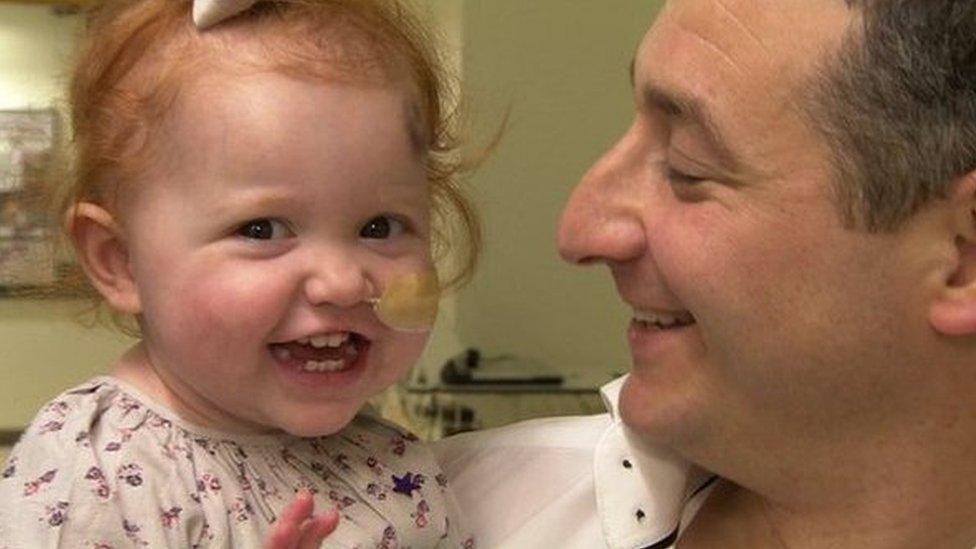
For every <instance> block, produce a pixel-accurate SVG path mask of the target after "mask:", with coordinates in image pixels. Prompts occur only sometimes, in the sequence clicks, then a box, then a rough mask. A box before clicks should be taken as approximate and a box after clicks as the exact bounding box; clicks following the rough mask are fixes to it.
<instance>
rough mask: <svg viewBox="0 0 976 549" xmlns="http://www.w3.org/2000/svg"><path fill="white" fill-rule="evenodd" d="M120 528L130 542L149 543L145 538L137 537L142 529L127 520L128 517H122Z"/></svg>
mask: <svg viewBox="0 0 976 549" xmlns="http://www.w3.org/2000/svg"><path fill="white" fill-rule="evenodd" d="M122 529H123V530H125V537H127V538H129V540H130V541H132V543H135V544H138V545H143V546H145V545H149V543H148V542H147V541H146V540H144V539H142V538H140V537H139V532H140V531H141V530H142V528H140V527H139V525H138V524H136V523H134V522H129V520H128V519H123V520H122Z"/></svg>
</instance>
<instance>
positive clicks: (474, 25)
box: [457, 0, 660, 384]
mask: <svg viewBox="0 0 976 549" xmlns="http://www.w3.org/2000/svg"><path fill="white" fill-rule="evenodd" d="M659 4H660V2H657V1H648V0H614V1H612V2H593V1H590V0H532V1H531V2H526V1H525V0H465V2H464V51H463V58H464V61H463V63H464V86H465V88H466V89H467V91H468V93H469V97H470V99H471V104H470V108H471V111H472V112H473V114H475V115H476V116H477V117H478V127H479V128H480V129H481V130H482V131H483V132H491V131H493V130H494V129H495V128H496V127H497V125H498V123H499V120H500V119H501V117H502V114H503V113H504V111H505V109H506V108H510V109H511V118H510V124H509V127H508V130H507V131H506V132H505V135H504V139H503V141H502V143H501V145H500V146H499V148H498V150H497V152H496V153H495V154H494V155H493V157H492V158H491V159H490V160H489V161H488V162H487V164H486V165H485V166H484V167H483V169H481V170H480V171H479V172H478V173H477V174H476V175H475V177H474V180H473V187H474V188H475V190H476V191H477V195H478V198H479V206H480V209H481V212H482V213H483V216H484V221H485V227H486V239H485V241H486V249H485V255H484V262H483V264H482V267H481V270H480V273H479V276H478V278H477V279H476V281H475V282H474V284H472V285H471V287H470V288H468V289H467V290H466V291H465V292H463V293H462V294H461V296H460V298H459V301H458V310H457V315H458V322H459V329H458V337H459V339H460V340H461V341H462V342H463V343H464V344H465V345H476V346H479V347H482V348H483V349H484V351H485V352H486V353H488V354H495V353H515V354H518V355H521V356H525V357H534V358H537V359H540V360H543V361H545V362H547V363H548V364H550V365H552V366H554V367H557V368H559V369H561V370H563V371H565V372H567V373H569V374H570V375H574V376H576V380H577V381H578V382H580V383H597V384H598V383H602V382H603V381H605V380H607V379H608V378H609V377H610V376H611V375H612V374H613V373H614V372H621V371H625V370H626V369H627V367H628V364H629V358H628V354H627V352H626V341H625V338H624V329H625V326H626V324H627V322H628V321H629V314H628V312H627V311H626V310H625V309H624V308H623V307H622V306H621V305H619V299H618V298H617V297H616V294H615V292H614V290H613V284H612V281H611V278H610V276H609V275H608V274H607V271H606V270H605V269H598V268H591V269H588V270H587V269H580V268H572V267H569V266H566V265H564V264H563V263H562V262H561V261H560V260H559V258H558V256H557V254H556V247H555V227H556V223H557V219H558V217H559V213H560V211H561V209H562V206H563V204H564V203H565V201H566V198H567V197H568V195H569V192H570V189H571V187H572V186H573V185H574V184H575V183H576V181H578V179H579V177H580V175H581V174H582V173H583V172H584V171H585V170H586V169H587V167H588V166H589V165H590V164H591V163H592V162H593V161H594V159H596V158H597V157H598V156H599V154H600V153H601V152H602V151H603V150H604V149H606V148H607V147H608V146H609V145H610V144H611V143H612V141H613V140H614V139H615V137H616V136H618V135H619V134H620V133H622V132H623V130H624V129H625V128H626V126H627V125H628V123H629V120H630V118H631V117H632V114H633V100H632V98H631V91H630V83H629V77H628V68H629V64H630V61H631V59H632V57H633V55H634V51H635V49H636V46H637V44H638V42H639V40H640V38H641V36H642V35H643V33H644V31H645V29H646V28H647V27H648V26H649V24H650V22H651V21H652V19H653V16H654V14H655V13H656V11H657V9H658V7H659Z"/></svg>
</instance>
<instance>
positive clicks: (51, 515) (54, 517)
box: [41, 501, 68, 528]
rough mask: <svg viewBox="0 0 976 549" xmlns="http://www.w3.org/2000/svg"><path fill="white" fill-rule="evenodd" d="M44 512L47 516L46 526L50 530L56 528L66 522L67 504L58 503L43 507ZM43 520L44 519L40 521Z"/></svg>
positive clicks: (64, 502) (63, 502)
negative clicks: (49, 527)
mask: <svg viewBox="0 0 976 549" xmlns="http://www.w3.org/2000/svg"><path fill="white" fill-rule="evenodd" d="M44 510H45V512H46V514H47V524H48V526H51V527H52V528H57V527H58V526H61V525H62V524H64V522H65V521H66V520H68V502H67V501H59V502H57V503H56V504H54V505H45V506H44ZM41 520H44V519H41Z"/></svg>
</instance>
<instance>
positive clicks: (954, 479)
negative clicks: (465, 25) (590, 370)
mask: <svg viewBox="0 0 976 549" xmlns="http://www.w3.org/2000/svg"><path fill="white" fill-rule="evenodd" d="M973 36H976V1H973V0H955V1H952V0H925V1H919V0H847V1H845V0H671V1H669V2H668V3H667V5H666V6H665V8H664V9H663V11H662V12H661V14H660V15H659V17H658V18H657V20H656V22H655V23H654V25H653V27H652V28H651V29H650V31H649V32H648V33H647V35H646V36H645V37H644V39H643V41H642V42H641V45H640V47H639V49H638V51H637V54H636V57H635V60H634V65H633V83H634V95H635V98H636V105H637V106H636V115H635V118H634V121H633V124H632V125H631V126H630V128H629V129H628V130H627V131H626V133H625V134H624V135H623V137H622V138H621V139H620V140H619V142H618V143H617V144H616V145H614V146H613V148H611V150H610V151H609V152H607V153H606V155H605V156H604V157H603V158H602V159H601V160H600V161H599V162H598V163H597V164H596V165H595V166H594V167H593V168H592V169H591V170H590V172H589V173H588V174H587V175H586V176H585V177H584V178H583V180H582V182H581V183H580V184H579V186H578V187H577V189H576V190H575V192H574V194H573V196H572V197H571V199H570V201H569V204H568V205H567V207H566V210H565V212H564V215H563V219H562V222H561V226H560V230H559V246H560V250H561V252H562V254H563V256H564V257H565V258H566V259H567V260H569V261H572V262H575V263H579V264H591V263H600V264H605V265H606V266H608V267H609V269H610V271H611V273H612V274H613V278H614V281H615V282H616V286H617V290H618V292H619V294H620V295H621V297H622V299H623V300H624V301H625V302H626V303H628V304H629V305H631V306H632V307H633V309H634V315H633V316H634V317H633V322H632V323H631V325H630V328H629V332H628V338H629V344H630V348H631V351H632V355H633V369H632V372H631V374H630V375H629V376H628V377H627V378H626V379H625V380H623V381H622V383H618V384H616V385H614V386H612V387H610V388H609V390H608V391H607V393H608V397H609V404H610V405H611V406H612V407H613V412H614V413H613V415H612V416H611V417H610V418H604V419H602V420H597V419H595V418H590V419H589V420H581V419H575V420H549V421H547V422H543V423H538V422H536V423H532V424H527V425H522V426H515V427H512V428H508V429H507V430H503V431H501V432H499V433H496V434H484V435H480V436H481V438H480V440H479V439H478V438H476V437H475V438H474V439H473V440H471V441H469V445H468V449H467V453H465V451H462V450H459V449H458V447H457V446H455V447H450V445H451V444H458V445H460V444H462V442H463V439H461V440H459V441H457V442H451V441H448V442H446V443H445V445H447V446H445V447H448V448H450V449H451V450H453V451H455V452H456V455H458V456H463V458H464V459H468V460H470V461H469V464H468V465H466V466H465V467H464V468H462V467H460V466H458V465H457V463H459V462H456V461H452V460H451V459H445V463H446V467H447V469H448V472H449V474H451V475H452V476H454V477H455V478H456V480H457V482H456V484H457V487H458V493H459V497H460V499H461V500H462V503H463V504H464V505H466V506H468V507H469V509H470V511H472V514H474V515H475V520H476V521H479V522H480V523H481V525H482V528H483V530H484V531H485V532H486V536H487V537H488V540H489V543H488V545H489V546H493V544H497V545H499V546H506V547H532V546H536V547H544V546H548V545H545V544H546V543H556V542H557V541H556V540H559V539H560V537H559V536H562V538H561V539H563V540H565V544H561V546H578V547H583V546H590V547H593V546H598V545H599V544H601V543H602V544H605V545H607V546H610V547H642V546H654V547H671V546H672V545H674V546H676V547H679V548H681V547H688V548H695V547H723V548H725V547H789V548H805V547H811V548H812V547H816V548H820V547H831V548H833V547H856V548H862V547H863V548H873V547H878V548H901V547H904V548H914V547H939V548H956V547H958V548H960V549H969V548H971V547H973V546H974V545H976V458H974V456H976V171H974V170H976V42H974V40H973ZM616 391H619V399H618V398H617V395H616V394H615V392H616ZM618 417H619V418H622V421H623V424H624V425H623V426H618V425H617V423H616V420H617V418H618ZM586 421H589V422H590V423H589V424H588V423H586ZM574 427H575V428H574ZM574 431H575V432H577V433H580V436H579V440H578V447H575V446H573V445H565V444H563V443H565V442H566V441H570V440H573V432H574ZM615 432H616V433H618V434H613V433H615ZM614 437H616V439H617V441H616V442H613V441H610V442H608V441H607V439H608V438H611V439H612V438H614ZM478 444H480V445H481V446H478ZM608 444H609V445H610V446H611V447H612V449H611V450H610V451H611V453H614V452H616V454H614V455H617V456H619V457H620V463H621V464H622V469H621V471H617V472H611V471H610V470H609V466H608V465H607V464H608V463H611V462H612V461H613V460H612V459H606V458H605V454H606V453H607V452H608V450H607V445H608ZM571 446H572V448H571ZM593 448H596V450H595V451H594V450H593ZM574 452H575V453H574ZM448 454H450V453H448ZM568 454H572V455H573V456H576V457H572V458H566V457H565V456H566V455H568ZM587 454H588V455H589V456H590V457H591V459H592V468H591V470H589V471H588V470H586V468H585V467H584V466H582V465H581V461H578V460H579V459H580V458H579V456H583V455H587ZM505 455H508V456H516V458H515V459H518V460H522V462H521V463H517V464H516V463H511V464H510V465H509V469H510V472H511V473H512V475H511V476H512V479H513V480H511V481H508V482H503V481H502V480H500V479H496V480H498V481H497V482H495V483H494V484H492V485H491V486H490V487H487V488H482V489H481V490H480V493H479V494H478V496H477V497H472V496H471V495H470V494H469V491H470V490H469V489H468V487H469V486H471V485H472V481H471V476H470V472H474V473H483V472H484V470H485V469H486V466H485V465H484V464H487V463H490V464H492V465H493V466H496V467H497V466H499V465H500V464H503V463H505V461H506V460H505ZM449 457H450V455H449ZM544 463H549V464H550V465H549V466H545V465H541V464H544ZM682 464H686V465H685V466H683V465H682ZM692 464H693V465H692ZM623 470H631V471H634V470H637V472H638V473H639V474H637V475H636V476H631V477H627V476H626V474H625V473H624V472H623ZM702 470H706V471H710V472H713V473H715V474H717V475H718V477H719V480H718V481H716V482H712V483H711V484H709V483H708V482H707V480H705V479H706V478H707V475H704V474H702V473H701V472H700V471H702ZM524 471H532V473H531V474H526V473H523V472H524ZM498 476H501V475H498ZM628 478H629V480H628ZM574 479H575V480H574ZM552 482H558V483H563V486H567V487H568V488H566V489H564V490H562V491H560V490H556V489H549V488H543V489H541V490H540V489H539V486H548V485H549V484H551V483H552ZM574 483H575V484H574ZM635 486H636V487H638V488H635ZM576 488H578V489H579V491H578V493H576V492H574V489H576ZM635 489H639V490H642V491H643V492H644V493H643V494H636V495H633V497H632V499H631V500H630V501H634V502H639V501H643V502H645V503H644V504H641V505H643V506H641V505H637V504H635V505H634V506H633V507H631V510H632V512H633V515H632V516H630V517H628V518H631V519H634V520H632V521H631V524H629V525H628V524H627V521H626V520H624V519H623V518H622V517H623V515H624V511H625V510H626V502H625V503H623V504H620V505H617V508H615V509H613V510H610V508H611V507H613V506H614V505H616V503H614V502H613V501H610V503H608V501H609V500H613V499H614V498H616V497H617V496H618V495H619V494H621V493H624V492H628V491H630V492H633V491H634V490H635ZM538 493H542V495H538V496H537V495H536V494H538ZM628 493H629V492H628ZM628 497H631V496H629V495H628ZM504 498H508V499H509V500H511V501H512V507H511V508H510V509H515V510H516V511H517V513H520V514H521V515H523V517H524V518H521V519H518V520H514V519H511V518H510V517H509V515H510V514H511V513H510V512H509V510H510V509H504V508H498V505H497V502H498V501H501V500H502V499H504ZM594 500H595V502H594ZM491 505H494V507H491ZM588 505H589V507H587V506H588ZM587 509H589V510H590V515H598V517H599V518H598V519H588V518H587ZM612 513H616V515H615V516H610V515H611V514H612ZM478 517H482V518H478ZM483 517H489V518H483ZM588 521H589V522H588ZM593 522H596V523H598V525H599V526H600V529H601V532H600V534H597V533H596V530H595V529H594V527H593V526H592V523H593ZM638 523H641V524H643V525H644V527H645V529H646V532H643V533H640V532H637V530H636V529H637V526H635V524H638ZM588 524H589V526H587V525H588ZM670 527H678V532H673V531H672V533H670V534H667V535H663V534H665V533H667V531H668V529H669V528H670ZM622 530H626V533H627V535H628V536H630V537H627V538H624V537H621V536H619V535H618V533H619V532H620V531H622ZM635 532H636V533H635ZM632 534H633V535H632ZM547 535H548V536H549V537H546V536H547ZM598 535H602V538H601V539H597V537H598ZM675 540H677V541H675ZM587 544H589V545H587Z"/></svg>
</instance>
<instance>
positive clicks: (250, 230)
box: [237, 218, 291, 240]
mask: <svg viewBox="0 0 976 549" xmlns="http://www.w3.org/2000/svg"><path fill="white" fill-rule="evenodd" d="M290 234H291V231H289V229H288V226H287V225H285V224H284V223H283V222H281V221H279V220H277V219H266V218H262V219H252V220H251V221H248V222H247V223H245V224H243V225H241V226H240V228H238V229H237V235H238V236H242V237H244V238H249V239H251V240H272V239H276V238H287V237H288V236H289V235H290Z"/></svg>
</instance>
